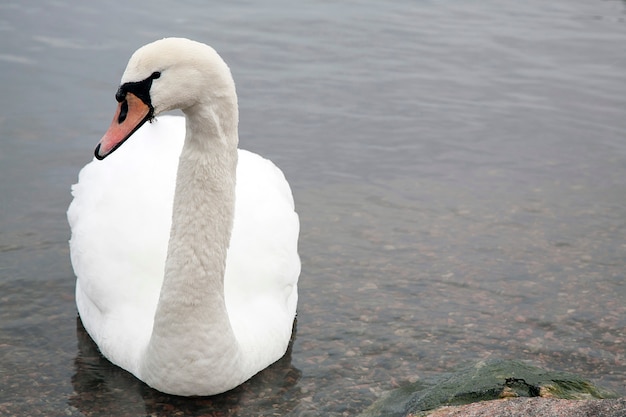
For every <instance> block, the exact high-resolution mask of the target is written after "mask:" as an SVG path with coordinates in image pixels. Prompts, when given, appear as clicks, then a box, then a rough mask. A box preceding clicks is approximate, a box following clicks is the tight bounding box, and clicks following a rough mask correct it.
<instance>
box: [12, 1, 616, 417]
mask: <svg viewBox="0 0 626 417" xmlns="http://www.w3.org/2000/svg"><path fill="white" fill-rule="evenodd" d="M625 11H626V4H625V3H624V2H622V1H615V0H608V1H600V0H593V1H587V0H567V1H566V0H557V1H552V2H542V1H539V0H533V1H528V2H523V3H520V2H513V1H504V2H502V1H484V2H480V4H478V3H476V2H459V1H438V2H434V1H417V2H415V1H413V2H409V1H397V2H393V3H392V4H390V3H389V2H375V1H358V2H357V1H354V2H341V3H333V2H304V3H297V4H296V3H291V2H287V1H279V0H275V1H272V2H265V3H264V5H263V6H260V5H256V4H253V3H250V2H243V1H242V2H229V3H227V4H224V5H218V6H216V5H211V6H207V5H206V4H203V3H202V2H194V1H182V2H178V3H177V4H176V6H171V5H169V4H168V2H163V1H151V2H145V1H138V2H133V3H132V5H129V4H128V3H127V2H126V3H125V2H121V1H118V0H114V1H110V2H107V4H106V6H105V7H104V6H94V5H87V4H86V5H80V6H77V5H74V4H71V3H66V2H62V1H34V0H32V1H24V2H20V3H19V4H15V5H8V4H7V5H1V6H0V33H1V34H2V36H0V85H1V86H2V91H3V100H2V101H0V110H1V111H0V178H1V180H0V195H2V198H1V199H0V414H7V415H20V414H21V415H76V416H79V415H91V416H93V415H120V416H123V415H128V416H140V415H141V416H143V415H146V414H149V415H180V414H185V415H207V414H211V413H214V414H217V415H220V414H219V413H221V415H246V416H249V415H271V414H273V413H277V414H280V415H293V416H300V415H302V416H305V415H330V416H340V415H354V414H357V413H358V412H359V411H361V410H362V409H363V408H365V407H366V406H367V405H369V404H370V403H371V402H373V401H374V400H375V399H376V398H377V396H378V395H379V394H380V393H382V392H383V391H386V390H389V389H392V388H395V387H397V386H401V385H402V384H403V383H406V382H408V381H414V380H416V379H418V378H429V377H432V376H435V375H438V374H440V373H442V372H445V371H450V370H453V369H454V368H455V367H456V366H458V365H460V364H463V363H466V362H468V361H469V362H471V361H476V360H480V359H485V358H515V359H522V360H526V361H529V362H531V363H533V364H535V365H539V366H543V367H546V368H551V369H557V370H566V371H571V372H576V373H579V374H581V375H584V376H586V377H589V378H590V379H592V380H593V381H594V382H596V383H599V384H601V385H603V386H605V387H607V388H610V389H613V390H614V391H616V392H618V393H620V394H622V395H624V394H626V388H624V387H625V385H626V384H625V381H626V376H625V375H626V359H625V353H626V348H625V347H624V346H626V334H625V332H624V329H625V328H626V285H625V277H624V271H625V270H626V240H625V239H624V238H625V236H626V137H625V135H626V117H624V114H625V112H626V54H625V53H624V44H625V42H626V20H625V17H626V14H625ZM169 35H176V36H187V37H191V38H194V39H197V40H200V41H203V42H206V43H209V44H211V45H212V46H214V47H215V48H216V49H217V50H218V51H219V52H220V53H221V54H222V56H223V57H224V58H225V59H226V61H227V62H228V63H229V65H230V66H231V69H232V71H233V75H234V77H235V80H236V83H237V88H238V93H239V102H240V106H241V114H240V116H241V127H240V136H241V146H242V147H243V148H246V149H250V150H253V151H255V152H259V153H261V154H263V155H264V156H267V157H269V158H271V159H272V160H273V161H275V162H276V163H277V164H278V165H279V166H280V167H281V168H282V169H283V171H284V172H285V174H286V176H287V178H288V179H289V181H290V183H291V185H292V188H293V192H294V196H295V199H296V204H297V208H298V211H299V213H300V216H301V222H302V233H301V240H300V253H301V256H302V262H303V272H302V276H301V284H300V288H301V291H300V304H299V313H298V324H297V332H296V337H295V340H294V343H293V346H292V349H291V351H290V352H289V354H288V355H287V356H286V357H285V358H283V360H281V361H280V362H279V363H277V364H276V365H275V366H273V367H272V368H270V369H269V370H268V371H265V372H263V373H261V374H259V375H258V376H257V377H256V378H254V379H253V380H251V381H250V382H249V383H247V384H244V386H242V387H240V388H238V389H236V390H234V391H232V392H230V393H228V394H225V395H222V396H218V397H214V398H205V399H184V398H176V397H170V396H166V395H162V394H159V393H157V392H155V391H153V390H151V389H149V388H147V387H146V386H145V385H143V384H141V383H139V382H138V381H137V380H135V379H134V378H133V377H132V376H130V375H128V374H127V373H125V372H124V371H122V370H120V369H118V368H116V367H114V366H112V365H110V364H109V363H108V362H107V361H105V360H104V359H102V358H101V357H100V356H99V354H98V352H97V349H96V348H95V347H94V345H93V344H92V343H91V341H90V340H89V338H88V337H87V336H86V334H85V332H84V330H83V329H82V327H81V326H80V324H79V322H77V319H76V318H77V315H76V309H75V305H74V299H73V290H74V288H73V287H74V276H73V272H72V270H71V265H70V262H69V254H68V249H67V239H68V238H69V230H68V227H67V223H66V220H65V210H66V207H67V205H68V204H69V202H70V195H69V186H70V184H72V183H73V182H75V181H76V178H77V173H78V170H79V169H80V167H82V166H83V165H84V164H85V163H87V162H88V161H89V160H90V159H91V155H92V151H93V148H94V146H95V144H96V143H97V141H98V140H99V138H100V136H101V135H102V133H103V132H104V130H105V129H106V127H107V126H108V124H109V122H110V119H111V117H112V114H113V111H114V107H115V102H114V98H113V95H114V93H115V91H116V89H117V84H118V82H119V78H120V76H121V73H122V71H123V68H124V67H125V65H126V62H127V60H128V57H129V56H130V54H131V53H132V52H133V51H134V50H135V49H136V48H137V47H139V46H141V45H142V44H144V43H147V42H149V41H152V40H154V39H157V38H160V37H163V36H169Z"/></svg>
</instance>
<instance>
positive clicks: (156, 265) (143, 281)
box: [67, 38, 300, 396]
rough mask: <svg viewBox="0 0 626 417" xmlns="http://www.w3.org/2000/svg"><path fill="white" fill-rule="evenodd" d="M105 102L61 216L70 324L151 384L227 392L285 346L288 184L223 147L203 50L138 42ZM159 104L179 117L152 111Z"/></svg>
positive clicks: (220, 92)
mask: <svg viewBox="0 0 626 417" xmlns="http://www.w3.org/2000/svg"><path fill="white" fill-rule="evenodd" d="M115 98H116V100H117V102H118V106H117V111H116V113H115V116H114V118H113V121H112V122H111V125H110V127H109V129H108V130H107V132H106V133H105V134H104V136H103V137H102V139H101V140H100V142H99V144H98V145H97V147H96V150H95V159H94V160H93V161H91V162H90V163H88V164H87V165H86V166H85V167H84V168H83V169H82V170H81V171H80V173H79V176H78V183H77V184H74V185H73V186H72V195H73V200H72V202H71V204H70V206H69V208H68V212H67V217H68V222H69V225H70V229H71V238H70V242H69V246H70V254H71V255H70V257H71V262H72V267H73V269H74V273H75V275H76V277H77V278H76V306H77V309H78V313H79V315H80V318H81V321H82V323H83V325H84V327H85V329H86V330H87V332H88V333H89V335H90V336H91V338H92V339H93V340H94V341H95V343H96V344H97V345H98V348H99V349H100V351H101V353H102V354H103V355H104V356H105V357H106V358H107V359H108V360H110V361H111V362H112V363H114V364H116V365H118V366H119V367H121V368H124V369H126V370H127V371H129V372H131V373H132V374H133V375H135V376H136V377H137V378H139V379H140V380H142V381H144V382H145V383H146V384H148V385H149V386H151V387H153V388H155V389H157V390H159V391H161V392H164V393H168V394H174V395H182V396H196V395H214V394H219V393H222V392H225V391H228V390H230V389H232V388H234V387H236V386H238V385H240V384H241V383H242V382H244V381H246V380H248V379H249V378H251V377H252V376H253V375H255V374H256V373H258V372H259V371H261V370H262V369H264V368H266V367H267V366H269V365H270V364H272V363H273V362H275V361H277V360H278V359H280V358H281V357H282V356H283V355H284V353H285V351H286V349H287V346H288V344H289V340H290V337H291V332H292V326H293V322H294V318H295V314H296V305H297V301H298V291H297V284H298V277H299V275H300V258H299V256H298V252H297V241H298V234H299V220H298V215H297V214H296V212H295V210H294V201H293V197H292V193H291V189H290V187H289V184H288V183H287V181H286V180H285V177H284V175H283V173H282V172H281V171H280V169H279V168H277V167H276V166H275V165H274V164H273V163H272V162H270V161H269V160H267V159H264V158H262V157H261V156H259V155H257V154H254V153H251V152H247V151H244V150H239V149H237V146H238V119H239V116H238V107H237V95H236V92H235V84H234V81H233V78H232V76H231V73H230V70H229V68H228V66H227V65H226V63H225V62H224V61H223V60H222V58H221V57H220V56H219V55H218V54H217V52H216V51H215V50H214V49H212V48H211V47H210V46H208V45H205V44H203V43H199V42H195V41H192V40H189V39H183V38H165V39H161V40H158V41H156V42H153V43H150V44H147V45H145V46H143V47H141V48H139V49H138V50H137V51H136V52H135V53H134V54H133V55H132V56H131V58H130V60H129V62H128V65H127V67H126V70H125V71H124V73H123V76H122V80H121V86H120V87H119V89H118V91H117V94H116V95H115ZM173 109H180V110H182V112H183V115H184V117H182V116H171V115H163V116H161V117H159V118H158V120H156V119H155V117H156V116H157V115H159V114H160V113H162V112H165V111H169V110H173ZM145 122H149V123H145ZM129 138H130V139H129ZM127 139H128V141H127ZM122 145H123V146H122Z"/></svg>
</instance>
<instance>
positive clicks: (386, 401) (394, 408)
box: [361, 360, 616, 417]
mask: <svg viewBox="0 0 626 417" xmlns="http://www.w3.org/2000/svg"><path fill="white" fill-rule="evenodd" d="M511 397H548V398H561V399H571V400H583V399H585V400H586V399H600V398H616V396H615V395H614V394H613V393H611V392H609V391H607V390H604V389H602V388H600V387H597V386H595V385H593V384H592V383H591V382H589V381H587V380H585V379H583V378H581V377H579V376H576V375H574V374H570V373H567V372H557V371H547V370H544V369H541V368H537V367H535V366H531V365H528V364H525V363H523V362H520V361H511V360H490V361H482V362H479V363H477V364H475V365H472V366H469V367H467V368H464V369H461V370H459V371H458V372H455V373H452V374H449V375H446V376H444V377H442V378H440V379H439V380H437V381H435V382H433V383H431V384H427V383H424V382H421V381H418V382H416V383H414V384H410V385H408V386H406V387H403V388H399V389H397V390H393V391H391V392H389V393H388V394H386V395H385V396H383V397H382V398H381V399H380V400H378V401H376V402H375V403H374V404H373V405H372V406H370V407H369V408H368V409H367V410H366V411H365V412H364V413H363V414H362V415H361V417H401V416H406V415H415V416H421V415H426V414H427V411H428V410H433V409H435V408H438V407H441V406H446V405H462V404H469V403H473V402H478V401H488V400H495V399H501V398H511Z"/></svg>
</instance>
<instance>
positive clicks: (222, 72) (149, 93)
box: [95, 38, 237, 159]
mask: <svg viewBox="0 0 626 417" xmlns="http://www.w3.org/2000/svg"><path fill="white" fill-rule="evenodd" d="M115 99H116V100H117V102H118V106H117V111H116V112H115V116H114V117H113V120H112V122H111V126H110V127H109V129H108V130H107V132H106V133H105V134H104V136H103V137H102V139H101V140H100V143H99V144H98V146H97V147H96V150H95V156H96V158H97V159H104V158H105V157H107V156H108V155H110V154H111V153H112V152H113V151H115V150H116V149H117V148H119V147H120V146H121V145H122V144H123V143H124V142H125V141H126V140H127V139H128V138H129V137H131V136H132V134H133V133H135V132H136V131H137V129H139V128H140V127H141V126H142V125H143V124H144V123H145V122H147V121H152V120H153V119H154V118H155V117H156V116H157V115H158V114H160V113H162V112H165V111H169V110H174V109H181V110H182V111H183V112H185V113H191V112H194V111H197V110H198V109H199V108H202V109H206V108H211V107H216V108H219V107H220V106H227V107H228V108H229V110H231V112H232V113H234V114H235V115H236V113H237V110H236V107H237V96H236V93H235V83H234V81H233V78H232V75H231V73H230V69H229V68H228V66H227V65H226V63H225V62H224V60H222V58H221V57H220V56H219V55H218V53H217V52H215V50H214V49H213V48H211V47H210V46H208V45H205V44H203V43H200V42H195V41H192V40H189V39H184V38H165V39H161V40H158V41H155V42H152V43H149V44H147V45H145V46H142V47H141V48H139V49H138V50H137V51H135V53H134V54H133V55H132V56H131V58H130V60H129V61H128V65H127V66H126V70H125V71H124V74H123V75H122V81H121V84H120V87H119V89H118V90H117V93H116V94H115ZM233 107H234V109H233ZM217 113H223V112H217ZM235 117H236V116H235ZM235 123H236V120H235Z"/></svg>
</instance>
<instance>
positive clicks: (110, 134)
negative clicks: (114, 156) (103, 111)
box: [94, 92, 152, 159]
mask: <svg viewBox="0 0 626 417" xmlns="http://www.w3.org/2000/svg"><path fill="white" fill-rule="evenodd" d="M151 118H152V108H151V107H150V106H149V105H147V104H146V103H144V102H143V101H142V100H141V99H140V98H138V97H137V96H136V95H134V94H133V93H131V92H127V93H126V97H125V99H124V100H123V101H122V102H120V104H119V105H118V106H117V111H116V112H115V116H113V121H111V126H109V129H108V130H107V131H106V133H105V134H104V136H103V137H102V139H100V143H98V146H97V147H96V150H95V152H94V153H95V156H96V158H97V159H104V158H106V157H107V156H108V155H110V154H111V153H112V152H113V151H114V150H116V149H117V148H119V147H120V146H121V145H122V143H124V141H126V139H128V138H129V137H131V136H132V134H133V133H135V132H136V131H137V129H139V128H140V127H141V126H142V125H143V124H144V123H145V122H146V121H148V120H150V119H151Z"/></svg>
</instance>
